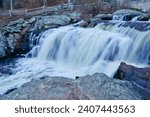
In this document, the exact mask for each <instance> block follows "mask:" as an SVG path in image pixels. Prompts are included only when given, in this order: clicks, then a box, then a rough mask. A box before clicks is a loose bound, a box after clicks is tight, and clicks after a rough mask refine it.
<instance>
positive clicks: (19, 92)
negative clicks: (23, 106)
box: [0, 74, 142, 100]
mask: <svg viewBox="0 0 150 117" xmlns="http://www.w3.org/2000/svg"><path fill="white" fill-rule="evenodd" d="M0 99H17V100H20V99H25V100H26V99H30V100H34V99H56V100H57V99H78V100H79V99H80V100H83V99H96V100H98V99H104V100H106V99H107V100H108V99H110V100H112V99H124V100H128V99H129V100H131V99H133V100H135V99H142V97H141V95H140V93H139V92H137V91H136V90H135V89H134V86H133V85H132V83H130V82H128V81H120V80H116V79H113V78H109V77H108V76H106V75H105V74H94V75H88V76H84V77H80V78H78V79H76V80H73V79H69V78H65V77H43V78H41V79H38V80H32V81H30V82H29V83H26V84H24V85H23V86H21V87H20V88H18V89H16V90H14V91H12V92H10V93H9V94H5V95H3V96H1V97H0Z"/></svg>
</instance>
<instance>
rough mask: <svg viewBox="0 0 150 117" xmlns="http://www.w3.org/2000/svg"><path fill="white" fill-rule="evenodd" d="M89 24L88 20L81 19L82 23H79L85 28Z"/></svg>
mask: <svg viewBox="0 0 150 117" xmlns="http://www.w3.org/2000/svg"><path fill="white" fill-rule="evenodd" d="M89 24H90V22H88V21H83V22H82V23H80V27H83V28H86V27H88V26H89Z"/></svg>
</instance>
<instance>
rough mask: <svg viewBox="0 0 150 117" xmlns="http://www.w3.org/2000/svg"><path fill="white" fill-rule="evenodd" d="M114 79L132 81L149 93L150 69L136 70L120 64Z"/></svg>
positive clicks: (130, 66)
mask: <svg viewBox="0 0 150 117" xmlns="http://www.w3.org/2000/svg"><path fill="white" fill-rule="evenodd" d="M114 78H117V79H121V80H128V81H133V82H135V83H136V84H138V85H139V86H141V87H143V88H145V89H148V90H149V91H150V67H145V68H137V67H134V66H132V65H128V64H126V63H121V64H120V66H119V68H118V70H117V72H116V74H115V75H114Z"/></svg>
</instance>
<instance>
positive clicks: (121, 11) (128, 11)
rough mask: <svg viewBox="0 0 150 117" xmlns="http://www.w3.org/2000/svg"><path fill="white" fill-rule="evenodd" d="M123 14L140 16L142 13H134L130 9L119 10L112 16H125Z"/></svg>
mask: <svg viewBox="0 0 150 117" xmlns="http://www.w3.org/2000/svg"><path fill="white" fill-rule="evenodd" d="M125 14H136V15H142V14H143V13H142V12H140V11H135V10H131V9H121V10H117V11H115V12H114V13H113V15H125Z"/></svg>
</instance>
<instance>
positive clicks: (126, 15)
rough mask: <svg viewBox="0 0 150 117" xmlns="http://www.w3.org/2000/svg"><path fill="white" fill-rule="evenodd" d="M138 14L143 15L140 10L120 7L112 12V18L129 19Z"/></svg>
mask: <svg viewBox="0 0 150 117" xmlns="http://www.w3.org/2000/svg"><path fill="white" fill-rule="evenodd" d="M139 15H143V13H142V12H140V11H135V10H131V9H121V10H118V11H115V12H114V13H113V19H115V20H123V21H131V20H132V19H133V18H134V17H136V16H139Z"/></svg>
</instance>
